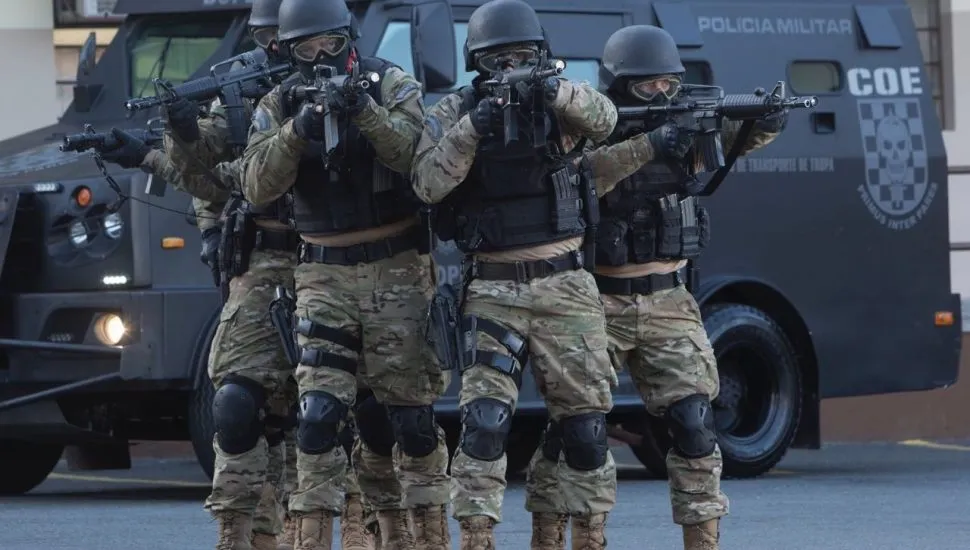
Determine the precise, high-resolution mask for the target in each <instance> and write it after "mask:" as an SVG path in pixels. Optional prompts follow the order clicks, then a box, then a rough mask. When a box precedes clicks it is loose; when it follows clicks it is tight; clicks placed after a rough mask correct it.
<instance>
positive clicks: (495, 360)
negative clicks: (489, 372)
mask: <svg viewBox="0 0 970 550" xmlns="http://www.w3.org/2000/svg"><path fill="white" fill-rule="evenodd" d="M462 331H463V332H464V333H466V334H468V335H469V337H470V338H474V336H475V334H476V333H477V332H478V331H482V332H484V333H485V334H487V335H489V336H491V337H492V338H494V339H495V340H497V341H498V342H499V343H500V344H502V346H503V347H504V348H505V349H507V350H508V351H509V353H510V354H511V356H509V355H503V354H501V353H496V352H494V351H485V350H480V349H478V348H476V347H474V346H468V347H469V348H470V349H467V350H466V352H465V360H464V361H463V363H464V366H463V368H462V369H461V372H462V373H464V372H465V371H466V370H468V369H470V368H471V367H472V366H473V365H475V364H480V365H486V366H489V367H491V368H493V369H495V370H497V371H499V372H501V373H504V374H506V375H508V376H511V377H512V378H513V379H514V380H515V381H516V384H517V385H518V384H520V383H521V380H522V369H523V367H524V365H525V364H526V361H527V360H528V355H529V354H528V346H527V342H526V341H525V340H523V339H522V338H521V337H520V336H519V335H518V334H516V333H515V332H514V331H511V330H509V329H507V328H505V327H503V326H502V325H500V324H498V323H496V322H495V321H492V320H491V319H485V318H483V317H477V316H475V315H466V316H465V317H464V318H463V319H462Z"/></svg>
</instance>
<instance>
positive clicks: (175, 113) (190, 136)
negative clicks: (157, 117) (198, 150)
mask: <svg viewBox="0 0 970 550" xmlns="http://www.w3.org/2000/svg"><path fill="white" fill-rule="evenodd" d="M163 109H164V110H165V118H166V119H167V120H168V126H169V128H171V129H172V133H173V134H175V135H176V136H178V138H179V139H181V140H182V141H184V142H186V143H193V142H195V141H198V140H199V105H198V104H197V103H195V102H194V101H189V100H187V99H184V98H179V99H176V100H175V101H174V102H172V104H170V105H168V106H167V107H163Z"/></svg>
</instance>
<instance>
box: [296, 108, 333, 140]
mask: <svg viewBox="0 0 970 550" xmlns="http://www.w3.org/2000/svg"><path fill="white" fill-rule="evenodd" d="M317 109H321V111H320V112H317ZM323 115H324V113H323V112H322V107H320V106H319V105H315V104H313V103H304V104H303V106H302V107H300V112H298V113H297V114H296V116H295V117H293V130H294V131H295V132H296V135H298V136H300V137H301V138H303V139H305V140H308V141H323V138H324V135H326V127H325V126H324V124H323V123H324V118H323Z"/></svg>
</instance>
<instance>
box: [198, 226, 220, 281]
mask: <svg viewBox="0 0 970 550" xmlns="http://www.w3.org/2000/svg"><path fill="white" fill-rule="evenodd" d="M221 241H222V229H221V228H219V227H210V228H208V229H206V230H205V231H203V232H202V252H201V254H199V259H200V260H202V263H204V264H205V265H207V266H209V269H210V270H211V271H212V280H213V281H215V284H216V286H219V243H220V242H221Z"/></svg>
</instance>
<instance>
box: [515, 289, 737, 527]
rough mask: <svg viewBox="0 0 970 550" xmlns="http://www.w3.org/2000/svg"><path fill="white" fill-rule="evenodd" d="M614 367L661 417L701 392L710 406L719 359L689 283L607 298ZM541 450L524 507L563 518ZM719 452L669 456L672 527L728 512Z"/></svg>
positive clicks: (551, 465) (552, 466) (553, 467)
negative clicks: (623, 372)
mask: <svg viewBox="0 0 970 550" xmlns="http://www.w3.org/2000/svg"><path fill="white" fill-rule="evenodd" d="M602 298H603V304H604V306H605V311H606V320H607V331H608V333H609V337H610V352H611V354H612V355H613V364H614V365H615V366H616V367H617V368H622V367H623V365H624V364H626V365H628V366H629V369H630V376H631V377H632V378H633V381H634V383H635V384H636V386H637V389H638V390H639V392H640V396H641V397H642V398H643V401H644V403H645V404H646V406H647V410H648V411H649V412H650V413H651V414H653V415H655V416H663V414H664V413H665V412H666V410H667V408H668V407H669V406H670V405H671V404H672V403H675V402H677V401H679V400H681V399H683V398H685V397H688V396H691V395H697V394H703V395H706V396H708V397H709V398H710V399H711V400H712V401H713V400H714V398H715V397H717V393H718V375H717V360H716V359H715V357H714V350H713V349H712V347H711V343H710V341H709V340H708V337H707V332H706V331H705V330H704V323H703V320H702V318H701V312H700V308H699V307H698V306H697V302H696V301H695V300H694V297H693V296H692V295H691V294H690V292H688V291H687V289H686V288H684V286H683V285H681V286H678V287H676V288H672V289H669V290H661V291H658V292H654V293H652V294H649V295H633V296H612V295H604V296H603V297H602ZM541 451H542V450H541V449H539V450H537V451H536V454H535V455H534V456H533V457H532V462H531V463H530V464H529V469H528V473H527V482H526V486H527V497H526V508H527V509H528V510H530V511H533V512H564V511H565V509H566V508H565V505H564V504H563V502H562V499H563V498H564V497H563V496H562V495H561V494H560V491H559V490H558V485H559V483H560V482H559V481H558V479H557V478H558V476H559V475H560V474H558V473H557V470H559V469H560V468H561V466H562V464H561V460H560V463H559V464H556V463H555V462H552V461H550V460H548V459H547V458H545V457H544V456H543V454H542V452H541ZM721 469H722V462H721V451H720V449H719V448H717V447H715V450H714V453H713V454H712V455H710V456H707V457H703V458H696V459H687V458H684V457H682V456H681V455H679V454H678V453H677V452H675V451H674V450H671V451H669V452H668V453H667V472H668V477H669V479H670V502H671V506H672V508H673V519H674V523H677V524H680V525H694V524H697V523H702V522H704V521H707V520H710V519H714V518H719V517H722V516H725V515H727V514H728V507H729V506H728V499H727V497H726V496H725V495H724V493H723V492H721Z"/></svg>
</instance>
